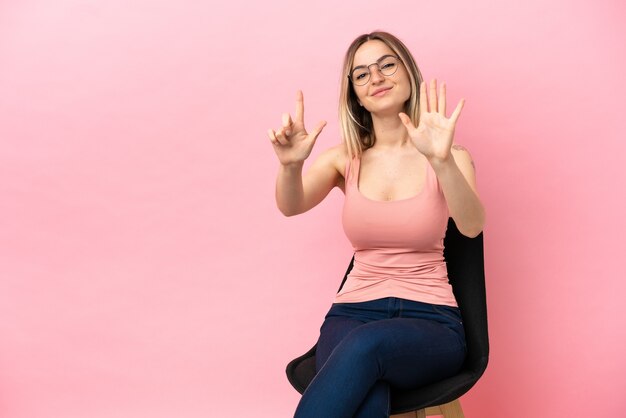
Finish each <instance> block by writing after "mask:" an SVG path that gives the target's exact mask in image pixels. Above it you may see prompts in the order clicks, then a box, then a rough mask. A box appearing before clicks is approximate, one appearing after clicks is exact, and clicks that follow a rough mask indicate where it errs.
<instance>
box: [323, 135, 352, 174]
mask: <svg viewBox="0 0 626 418" xmlns="http://www.w3.org/2000/svg"><path fill="white" fill-rule="evenodd" d="M318 159H320V160H323V161H324V162H325V163H326V164H329V165H332V166H333V167H334V168H335V169H336V170H337V172H338V173H339V174H340V175H341V176H342V177H343V172H344V168H345V166H346V161H347V159H348V150H347V149H346V145H345V144H344V143H339V144H337V145H335V146H332V147H330V148H328V149H327V150H325V151H323V152H322V153H321V154H320V156H319V157H318Z"/></svg>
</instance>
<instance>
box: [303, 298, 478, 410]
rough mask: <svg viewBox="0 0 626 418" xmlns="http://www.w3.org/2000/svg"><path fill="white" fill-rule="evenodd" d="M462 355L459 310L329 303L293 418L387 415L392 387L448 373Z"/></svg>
mask: <svg viewBox="0 0 626 418" xmlns="http://www.w3.org/2000/svg"><path fill="white" fill-rule="evenodd" d="M465 353H466V345H465V332H464V330H463V322H462V320H461V314H460V311H459V309H458V308H454V307H451V306H444V305H432V304H428V303H422V302H415V301H412V300H407V299H400V298H395V297H388V298H383V299H376V300H372V301H367V302H358V303H334V304H333V305H332V307H331V308H330V310H329V311H328V314H327V315H326V317H325V319H324V323H323V324H322V327H321V329H320V337H319V341H318V343H317V352H316V368H317V374H316V375H315V378H314V379H313V381H312V382H311V384H310V385H309V387H308V388H307V389H306V391H305V392H304V393H303V395H302V399H301V400H300V403H299V404H298V407H297V409H296V412H295V418H321V417H323V418H352V417H358V418H374V417H376V418H382V417H385V418H388V417H389V413H390V408H389V388H390V386H394V387H397V388H400V389H411V388H416V387H419V386H421V385H425V384H428V383H431V382H435V381H437V380H441V379H444V378H446V377H449V376H453V375H454V374H456V373H457V372H458V371H459V370H460V368H461V366H462V365H463V361H464V360H465Z"/></svg>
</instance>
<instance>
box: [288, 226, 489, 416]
mask: <svg viewBox="0 0 626 418" xmlns="http://www.w3.org/2000/svg"><path fill="white" fill-rule="evenodd" d="M444 246H445V249H444V257H445V260H446V264H447V268H448V278H449V280H450V284H451V285H452V290H453V292H454V296H455V297H456V300H457V303H458V305H459V309H460V310H461V314H462V316H463V324H464V327H465V337H466V340H467V357H466V359H465V363H464V365H463V367H462V369H461V371H460V372H459V373H458V374H457V375H455V376H452V377H449V378H447V379H444V380H441V381H439V382H436V383H432V384H430V385H426V386H422V387H419V388H415V389H411V390H400V389H397V388H394V387H392V388H391V414H392V415H394V414H401V413H405V412H411V411H415V413H416V414H417V416H418V417H423V416H425V414H426V413H429V412H434V413H435V414H445V413H446V411H450V416H452V417H455V418H456V417H463V416H464V415H463V412H462V410H461V409H460V403H459V402H458V398H459V397H461V396H462V395H464V394H465V393H466V392H467V391H468V390H470V389H471V388H472V386H474V384H475V383H476V382H477V381H478V379H479V378H480V377H481V376H482V374H483V373H484V371H485V369H486V368H487V362H488V359H489V339H488V332H487V300H486V294H485V268H484V255H483V234H482V233H481V234H480V235H478V236H477V237H476V238H468V237H466V236H464V235H463V234H461V233H460V232H459V230H458V228H457V227H456V224H455V223H454V220H453V219H452V218H450V219H449V220H448V229H447V231H446V236H445V239H444ZM353 263H354V257H352V261H351V262H350V265H349V266H348V270H347V271H346V274H345V276H344V278H343V281H342V282H341V286H340V287H339V290H341V287H343V284H344V283H345V281H346V278H347V276H348V273H349V272H350V270H351V269H352V266H353ZM316 348H317V344H316V345H315V346H313V348H311V349H310V350H309V351H308V352H307V353H305V354H303V355H302V356H300V357H298V358H296V359H294V360H292V361H291V362H290V363H289V364H288V365H287V378H288V379H289V382H290V383H291V385H292V386H293V387H294V388H295V389H296V390H297V391H298V392H300V393H303V392H304V391H305V389H306V388H307V386H308V385H309V383H311V380H313V377H314V376H315V349H316ZM440 406H441V408H439V407H440ZM405 416H408V415H405ZM411 416H413V415H411ZM444 416H445V415H444ZM446 418H447V417H446Z"/></svg>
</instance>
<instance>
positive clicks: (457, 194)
mask: <svg viewBox="0 0 626 418" xmlns="http://www.w3.org/2000/svg"><path fill="white" fill-rule="evenodd" d="M431 165H432V166H433V169H434V170H435V173H436V174H437V178H438V179H439V184H440V185H441V188H442V189H443V194H444V196H445V198H446V202H447V203H448V208H449V210H450V216H451V217H452V218H453V219H454V222H455V223H456V226H457V227H458V228H459V231H460V232H461V233H462V234H463V235H465V236H468V237H471V238H474V237H476V236H477V235H479V234H480V232H481V231H482V230H483V227H484V225H485V209H484V207H483V205H482V203H481V202H480V198H479V197H478V195H477V194H476V193H475V192H474V190H472V188H471V187H470V185H469V184H468V182H467V180H466V179H465V177H464V176H463V173H462V172H461V170H460V169H459V167H458V166H457V164H456V162H455V161H454V158H449V159H448V160H446V161H445V162H432V161H431Z"/></svg>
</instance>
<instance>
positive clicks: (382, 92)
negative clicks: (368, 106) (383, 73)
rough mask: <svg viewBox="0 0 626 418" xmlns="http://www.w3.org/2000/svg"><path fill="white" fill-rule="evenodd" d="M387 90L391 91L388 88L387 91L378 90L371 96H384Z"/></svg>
mask: <svg viewBox="0 0 626 418" xmlns="http://www.w3.org/2000/svg"><path fill="white" fill-rule="evenodd" d="M389 90H391V87H390V88H388V89H384V90H379V91H377V92H376V93H374V94H372V96H375V97H380V96H384V95H385V94H387V92H388V91H389Z"/></svg>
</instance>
